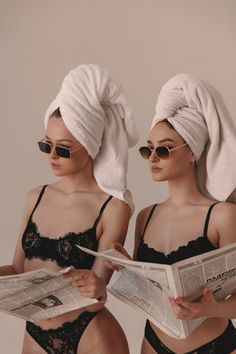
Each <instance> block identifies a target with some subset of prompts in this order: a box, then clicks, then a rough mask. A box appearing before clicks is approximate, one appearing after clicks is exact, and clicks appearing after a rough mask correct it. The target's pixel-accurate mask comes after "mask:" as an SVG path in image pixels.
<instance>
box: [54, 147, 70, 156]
mask: <svg viewBox="0 0 236 354" xmlns="http://www.w3.org/2000/svg"><path fill="white" fill-rule="evenodd" d="M56 154H57V156H59V157H63V158H64V159H69V158H70V150H69V149H66V148H63V147H60V146H57V147H56Z"/></svg>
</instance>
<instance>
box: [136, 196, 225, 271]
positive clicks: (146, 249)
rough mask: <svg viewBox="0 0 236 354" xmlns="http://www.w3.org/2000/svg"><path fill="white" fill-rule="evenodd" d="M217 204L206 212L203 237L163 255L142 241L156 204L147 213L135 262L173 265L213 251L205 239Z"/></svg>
mask: <svg viewBox="0 0 236 354" xmlns="http://www.w3.org/2000/svg"><path fill="white" fill-rule="evenodd" d="M218 203H219V202H216V203H214V204H212V205H211V206H210V207H209V209H208V212H207V216H206V220H205V224H204V230H203V236H199V237H197V238H196V239H193V240H190V241H189V242H188V243H187V245H184V246H180V247H178V248H177V250H174V251H172V252H170V253H169V254H165V253H163V252H159V251H157V250H155V249H154V248H152V247H150V246H149V245H148V244H147V243H146V242H145V241H144V234H145V231H146V228H147V226H148V223H149V221H150V219H151V217H152V214H153V212H154V210H155V208H156V207H157V204H155V205H154V206H153V207H152V208H151V211H150V213H149V216H148V219H147V221H146V224H145V227H144V231H143V236H142V237H141V240H140V243H139V245H138V249H137V260H138V261H141V262H150V263H160V264H170V265H171V264H173V263H176V262H179V261H182V260H184V259H187V258H190V257H193V256H197V255H199V254H202V253H205V252H208V251H213V250H215V249H217V247H215V246H214V245H213V244H212V243H211V241H210V240H209V238H208V237H207V231H208V224H209V220H210V215H211V212H212V209H213V207H214V206H215V205H216V204H218Z"/></svg>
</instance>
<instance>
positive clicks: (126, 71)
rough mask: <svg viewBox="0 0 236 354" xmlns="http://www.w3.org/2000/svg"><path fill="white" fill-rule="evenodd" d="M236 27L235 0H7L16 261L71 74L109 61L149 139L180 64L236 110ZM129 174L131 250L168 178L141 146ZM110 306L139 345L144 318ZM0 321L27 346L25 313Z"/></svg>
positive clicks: (8, 184)
mask: <svg viewBox="0 0 236 354" xmlns="http://www.w3.org/2000/svg"><path fill="white" fill-rule="evenodd" d="M235 29H236V1H235V0H225V1H223V0H41V1H36V0H21V1H19V0H0V64H1V65H0V83H1V84H0V101H1V139H0V144H1V149H0V151H1V184H0V196H1V223H0V235H1V247H0V260H1V264H7V263H9V262H10V261H11V257H12V253H13V249H14V245H15V242H16V238H17V234H18V228H19V223H20V219H21V214H22V206H23V203H24V199H25V195H26V192H27V191H28V190H29V189H30V188H32V187H33V186H36V185H39V184H44V183H49V182H50V181H52V180H53V177H52V176H51V174H50V171H49V169H48V166H47V163H46V161H45V159H44V158H43V156H42V155H41V154H40V153H39V152H38V150H37V146H36V141H37V140H39V139H40V138H42V136H43V131H44V130H43V121H42V119H43V115H44V113H45V109H46V107H47V106H48V104H49V102H50V101H51V99H52V98H54V96H55V94H56V92H57V90H58V89H59V87H60V84H61V81H62V79H63V77H64V75H65V74H67V72H68V71H69V70H70V69H72V68H74V67H75V66H77V65H78V64H83V63H96V64H100V65H102V66H104V67H106V68H108V69H109V71H110V72H111V73H112V75H113V76H114V77H115V78H117V79H119V80H120V81H121V82H122V83H123V86H124V88H125V91H126V92H127V95H128V96H129V100H130V104H131V106H132V107H133V109H134V112H135V115H136V119H137V123H138V127H139V130H140V135H141V137H140V144H142V143H144V142H145V141H146V137H147V132H148V130H149V125H150V121H151V118H152V116H153V113H154V106H155V101H156V97H157V94H158V92H159V90H160V88H161V86H162V84H164V82H165V81H166V80H167V79H169V78H170V77H171V76H172V75H174V74H176V73H180V72H192V73H195V74H197V75H199V76H201V77H204V78H205V79H207V80H209V81H211V82H212V83H213V84H214V85H215V86H216V87H217V88H218V89H219V90H220V91H221V92H222V93H223V95H224V97H225V101H226V104H227V105H228V107H229V109H230V111H231V112H232V114H233V115H234V114H235V110H236V108H235V92H236V78H235V74H236V67H235V63H236V41H235V34H236V31H235ZM128 177H129V185H130V188H131V189H132V191H133V194H134V199H135V202H136V207H137V208H136V212H135V215H134V217H133V218H132V221H131V224H130V229H129V233H128V236H127V244H126V245H127V248H128V250H129V251H131V249H132V244H133V229H134V221H135V216H136V213H137V211H138V210H140V209H141V208H142V207H144V206H147V205H149V204H151V203H152V202H155V201H160V200H161V199H163V198H164V197H165V195H166V187H165V185H164V184H159V185H156V184H154V183H153V182H151V180H150V174H149V171H148V169H147V167H146V166H145V163H144V162H143V161H141V160H140V159H139V156H138V153H137V148H133V149H132V151H131V154H130V165H129V175H128ZM108 306H109V308H110V309H111V310H112V311H113V312H114V313H115V314H116V315H117V318H118V320H119V321H120V323H121V325H122V326H123V328H124V329H125V331H126V334H127V336H128V340H129V343H130V348H131V354H138V353H139V347H140V342H141V338H142V333H143V326H144V317H143V316H142V315H139V314H138V313H137V312H136V311H134V310H131V309H129V308H128V307H127V306H126V305H122V304H120V303H118V302H117V301H116V300H114V299H111V298H110V299H109V302H108ZM0 325H1V331H0V346H1V348H0V352H1V353H4V354H5V353H7V354H17V353H20V352H21V350H20V348H21V343H22V335H23V329H24V323H23V321H21V320H18V319H15V318H13V317H10V316H6V315H3V314H0ZM121 354H122V353H121Z"/></svg>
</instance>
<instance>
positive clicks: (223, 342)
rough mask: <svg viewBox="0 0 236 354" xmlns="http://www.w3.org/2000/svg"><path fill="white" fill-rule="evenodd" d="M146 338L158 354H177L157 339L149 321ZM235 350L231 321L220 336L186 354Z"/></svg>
mask: <svg viewBox="0 0 236 354" xmlns="http://www.w3.org/2000/svg"><path fill="white" fill-rule="evenodd" d="M145 338H146V339H147V341H148V342H149V344H150V345H151V346H152V348H153V349H154V350H155V351H156V352H157V353H158V354H175V352H172V350H170V349H169V348H167V347H166V346H165V345H164V344H163V343H162V342H161V340H160V339H159V338H158V337H157V335H156V333H155V332H154V330H153V328H152V327H151V325H150V322H149V321H148V320H147V322H146V327H145ZM234 349H236V329H235V328H234V326H233V324H232V322H231V321H229V322H228V326H227V327H226V329H225V330H224V332H223V333H222V334H221V335H220V336H218V337H216V338H215V339H213V340H212V341H210V342H209V343H206V344H204V345H202V346H200V347H199V348H196V349H194V350H192V351H191V352H187V353H184V354H230V353H232V351H234Z"/></svg>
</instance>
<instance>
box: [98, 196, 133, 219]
mask: <svg viewBox="0 0 236 354" xmlns="http://www.w3.org/2000/svg"><path fill="white" fill-rule="evenodd" d="M108 206H109V207H108V208H106V209H105V213H104V217H108V218H109V217H112V219H110V220H114V218H115V219H116V218H118V219H120V218H125V219H127V218H128V220H129V219H130V217H131V209H130V207H129V205H128V204H127V203H125V202H124V201H123V200H120V199H117V198H115V197H112V198H111V200H110V201H109V205H108Z"/></svg>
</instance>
